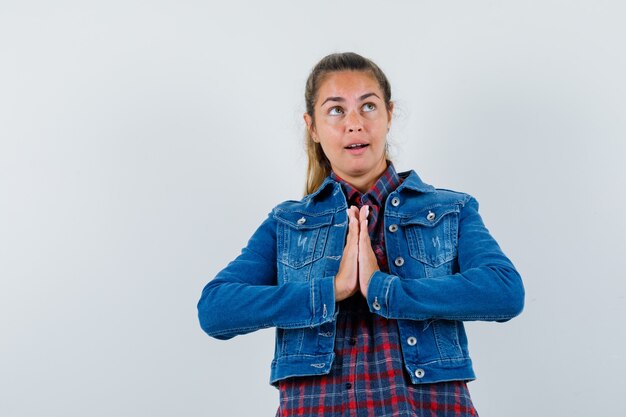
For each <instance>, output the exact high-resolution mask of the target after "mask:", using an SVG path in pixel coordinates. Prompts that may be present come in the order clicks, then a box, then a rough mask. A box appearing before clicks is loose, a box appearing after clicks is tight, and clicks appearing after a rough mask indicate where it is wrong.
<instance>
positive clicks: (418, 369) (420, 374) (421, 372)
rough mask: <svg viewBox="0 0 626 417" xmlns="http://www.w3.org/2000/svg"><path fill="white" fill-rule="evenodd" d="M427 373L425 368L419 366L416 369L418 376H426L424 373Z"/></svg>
mask: <svg viewBox="0 0 626 417" xmlns="http://www.w3.org/2000/svg"><path fill="white" fill-rule="evenodd" d="M425 374H426V372H424V370H423V369H422V368H417V369H416V370H415V376H416V377H418V378H424V375H425Z"/></svg>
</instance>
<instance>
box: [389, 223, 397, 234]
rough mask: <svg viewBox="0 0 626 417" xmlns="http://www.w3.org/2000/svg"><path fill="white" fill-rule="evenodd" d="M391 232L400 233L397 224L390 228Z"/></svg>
mask: <svg viewBox="0 0 626 417" xmlns="http://www.w3.org/2000/svg"><path fill="white" fill-rule="evenodd" d="M389 231H390V232H391V233H395V232H397V231H398V225H397V224H392V225H391V226H389Z"/></svg>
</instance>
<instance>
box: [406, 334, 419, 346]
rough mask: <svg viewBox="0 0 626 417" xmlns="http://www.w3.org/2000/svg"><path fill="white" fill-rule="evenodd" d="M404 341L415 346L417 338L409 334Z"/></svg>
mask: <svg viewBox="0 0 626 417" xmlns="http://www.w3.org/2000/svg"><path fill="white" fill-rule="evenodd" d="M406 343H407V344H408V345H409V346H415V345H416V344H417V339H416V338H415V337H413V336H411V337H409V338H408V339H406Z"/></svg>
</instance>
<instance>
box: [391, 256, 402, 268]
mask: <svg viewBox="0 0 626 417" xmlns="http://www.w3.org/2000/svg"><path fill="white" fill-rule="evenodd" d="M393 263H394V264H396V266H402V265H404V258H403V257H402V256H398V257H397V258H396V260H395V261H393Z"/></svg>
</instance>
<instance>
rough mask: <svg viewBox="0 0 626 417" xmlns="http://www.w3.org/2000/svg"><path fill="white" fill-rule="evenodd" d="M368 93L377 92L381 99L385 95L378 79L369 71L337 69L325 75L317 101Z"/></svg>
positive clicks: (354, 96)
mask: <svg viewBox="0 0 626 417" xmlns="http://www.w3.org/2000/svg"><path fill="white" fill-rule="evenodd" d="M367 93H376V94H377V95H378V97H380V98H381V99H382V97H383V94H382V91H381V89H380V86H379V85H378V81H377V80H376V78H375V77H374V76H373V75H372V74H371V73H370V72H369V71H337V72H331V73H330V74H327V75H326V76H325V77H324V79H323V80H322V83H321V84H320V86H319V90H318V94H317V98H318V100H317V101H318V102H319V103H322V102H323V101H324V100H325V99H326V98H328V97H342V98H344V99H346V100H349V99H354V98H358V97H360V96H362V95H363V94H367ZM320 99H321V101H320Z"/></svg>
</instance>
